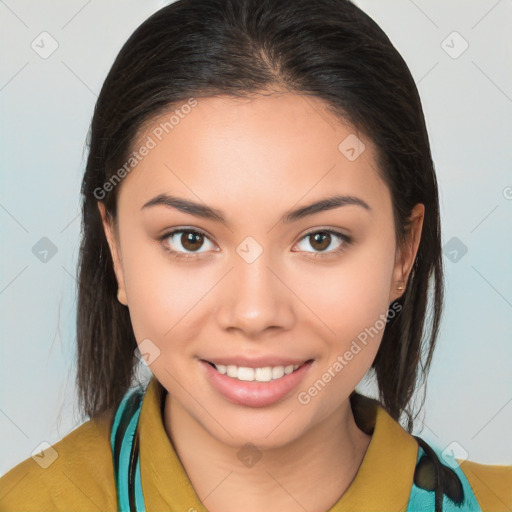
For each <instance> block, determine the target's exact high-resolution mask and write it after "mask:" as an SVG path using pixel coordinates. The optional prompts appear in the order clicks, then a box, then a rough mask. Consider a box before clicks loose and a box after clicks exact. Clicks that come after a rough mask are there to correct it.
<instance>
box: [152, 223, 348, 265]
mask: <svg viewBox="0 0 512 512" xmlns="http://www.w3.org/2000/svg"><path fill="white" fill-rule="evenodd" d="M176 233H193V234H195V235H201V236H204V237H205V238H207V239H208V240H210V237H209V236H208V235H207V234H206V233H203V232H202V231H199V230H197V229H192V228H188V229H186V228H181V229H175V230H173V231H169V232H168V233H166V234H164V235H162V236H161V237H160V239H159V240H160V242H161V243H162V245H163V247H164V249H165V251H166V252H168V253H169V254H170V255H171V257H173V258H175V259H177V260H180V259H183V260H190V259H196V258H197V256H198V255H200V254H201V253H183V252H180V251H174V250H173V249H170V248H169V246H168V245H167V244H165V240H167V239H168V238H170V237H172V236H173V235H175V234H176ZM318 233H328V234H330V235H334V236H337V237H339V238H340V239H341V240H342V242H343V243H342V244H341V245H340V246H339V247H338V248H337V249H334V250H331V251H327V252H313V253H311V252H310V251H306V252H307V253H308V254H312V256H307V257H312V258H313V259H318V258H329V257H333V256H337V255H338V254H341V253H342V252H343V251H345V250H346V249H347V246H349V245H351V244H352V238H351V237H349V236H347V235H345V234H343V233H340V232H339V231H336V230H335V229H329V228H326V229H317V230H315V231H310V232H309V233H306V234H305V235H304V236H303V237H302V238H301V239H300V240H299V242H301V241H302V240H304V239H305V238H308V237H309V236H312V235H316V234H318Z"/></svg>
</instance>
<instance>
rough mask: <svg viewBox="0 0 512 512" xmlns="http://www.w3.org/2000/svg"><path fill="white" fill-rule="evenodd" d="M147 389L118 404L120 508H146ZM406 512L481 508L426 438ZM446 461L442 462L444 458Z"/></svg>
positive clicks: (453, 465)
mask: <svg viewBox="0 0 512 512" xmlns="http://www.w3.org/2000/svg"><path fill="white" fill-rule="evenodd" d="M144 394H145V390H144V389H142V388H140V387H137V388H132V389H130V390H128V391H127V393H126V394H125V395H124V397H123V399H122V400H121V403H120V404H119V406H118V408H117V411H116V414H115V417H114V420H113V423H112V431H111V435H110V444H111V448H112V457H113V465H114V476H115V482H116V490H117V503H118V511H119V512H145V510H146V508H145V504H144V495H143V493H142V483H141V477H140V462H139V434H138V429H137V425H138V421H139V416H140V411H141V408H142V400H143V398H144ZM414 438H415V439H416V440H417V441H418V444H419V446H418V458H417V460H416V469H415V471H414V479H413V485H412V488H411V494H410V496H409V502H408V505H407V509H406V512H423V511H429V512H433V511H435V512H482V510H481V508H480V506H479V504H478V501H477V499H476V497H475V494H474V492H473V490H472V488H471V485H470V484H469V481H468V479H467V478H466V476H465V474H464V472H463V471H462V469H461V468H460V467H459V465H458V464H457V462H456V461H455V459H454V458H453V457H449V456H447V455H446V454H445V455H442V453H441V449H440V448H439V447H437V446H436V447H432V446H431V445H429V444H427V443H426V442H425V441H424V440H423V439H421V438H420V437H418V436H414ZM443 460H444V461H445V462H447V464H443V462H442V461H443Z"/></svg>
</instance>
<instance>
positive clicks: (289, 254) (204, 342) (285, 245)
mask: <svg viewBox="0 0 512 512" xmlns="http://www.w3.org/2000/svg"><path fill="white" fill-rule="evenodd" d="M194 104H195V106H193V107H191V108H183V109H181V110H180V108H179V107H178V108H177V110H178V114H179V115H176V114H175V118H174V119H173V121H172V123H169V118H170V116H171V114H173V112H169V113H167V114H165V115H163V116H161V117H159V118H158V119H155V120H154V121H153V122H152V124H151V125H150V126H149V127H148V128H147V131H146V132H145V133H143V134H141V136H140V137H139V140H138V142H137V144H135V145H134V147H133V151H137V152H138V155H139V157H141V154H142V153H145V156H143V157H141V158H140V162H139V163H138V164H137V166H136V167H135V168H134V169H133V170H131V171H130V172H129V173H128V174H127V175H126V177H125V178H124V179H123V181H122V183H121V184H120V185H118V186H120V187H121V188H120V189H119V191H118V192H119V196H118V209H117V214H118V226H117V229H116V230H111V229H110V225H109V224H108V222H106V219H105V217H103V218H104V226H105V229H106V233H107V235H108V236H109V243H110V246H111V250H112V252H113V257H114V265H115V269H116V275H117V278H118V282H119V289H120V293H119V298H120V300H121V301H122V302H123V303H126V304H127V306H128V308H129V311H130V317H131V321H132V324H133V329H134V333H135V336H136V339H137V342H138V344H139V348H140V351H141V352H142V353H144V354H147V356H146V357H147V358H148V362H149V363H150V366H149V367H150V369H151V371H152V372H153V373H154V375H155V376H156V377H157V379H158V380H159V381H160V382H161V383H162V385H163V386H164V387H165V388H166V389H167V390H168V391H169V393H170V395H171V397H172V400H174V401H175V403H176V407H179V408H181V410H182V411H183V412H184V413H185V414H187V416H188V417H189V418H191V419H193V420H194V421H195V422H197V424H199V425H200V426H201V427H202V428H204V429H205V430H206V431H207V432H208V433H209V434H211V435H212V436H214V437H215V438H217V439H218V440H221V441H223V442H224V443H226V444H229V445H232V446H237V445H242V444H244V443H246V442H248V441H250V442H252V443H254V444H257V445H258V446H260V447H271V446H282V445H284V444H286V443H288V442H290V441H292V440H294V439H297V438H299V437H300V436H303V435H305V434H306V433H307V432H308V431H310V430H311V429H313V428H314V427H316V426H318V425H320V424H321V423H323V422H328V421H329V418H332V417H334V416H336V413H339V412H340V411H341V410H342V409H343V408H344V407H345V408H346V407H347V404H348V397H349V395H350V393H351V392H352V391H353V389H354V388H355V387H356V385H357V384H358V383H359V382H360V380H361V379H362V378H363V376H364V375H365V373H366V372H367V370H368V369H369V368H370V366H371V363H372V361H373V359H374V357H375V355H376V353H377V350H378V348H379V344H380V342H381V338H382V334H383V330H384V326H385V319H386V314H387V311H388V308H389V304H390V303H391V302H392V301H393V300H394V299H395V298H397V297H398V296H399V295H400V294H401V293H403V292H401V291H397V285H399V284H405V283H403V282H402V283H401V282H400V281H404V280H406V278H407V275H408V272H409V269H410V267H411V265H412V262H413V260H414V256H415V252H416V248H417V243H418V241H419V234H420V232H421V222H422V212H423V209H422V208H423V207H422V205H418V206H417V208H416V209H415V210H414V211H415V214H417V217H416V221H415V222H414V223H413V228H414V229H415V231H414V229H413V231H412V232H411V233H412V235H411V240H412V245H411V246H410V247H411V250H404V251H398V250H397V248H396V240H395V230H394V224H393V212H392V203H391V197H390V193H389V190H388V188H387V186H386V185H385V184H384V182H383V181H381V179H380V178H379V176H378V174H377V172H376V163H375V153H374V147H373V145H372V143H371V142H370V140H368V139H367V138H365V137H364V136H362V135H360V134H357V133H356V132H355V130H354V129H352V128H351V127H350V126H347V125H343V124H342V123H341V122H340V121H339V119H338V118H336V117H334V115H333V114H331V113H329V112H328V111H327V110H326V108H325V104H324V103H323V102H322V101H321V100H319V99H317V98H314V97H310V96H301V95H297V94H290V93H288V94H282V95H269V96H257V97H254V98H251V99H237V98H234V97H228V96H223V97H212V98H201V99H199V100H197V104H196V103H194ZM176 119H179V121H178V122H177V121H176ZM165 122H167V123H168V124H167V125H165V124H162V123H165ZM356 137H357V138H356ZM362 144H364V146H363V145H362ZM143 145H146V148H147V151H144V150H142V151H140V148H141V147H142V146H143ZM166 196H169V197H167V198H166ZM333 198H334V199H333ZM329 200H331V202H329ZM317 203H318V204H319V205H320V206H318V207H313V206H312V205H314V204H317ZM173 205H174V206H173ZM308 207H309V208H308ZM100 211H102V213H104V211H103V208H102V205H101V204H100ZM172 231H175V232H176V233H174V234H172V233H171V232H172ZM190 231H192V233H191V232H190ZM327 231H332V233H329V232H327ZM194 232H197V233H194ZM208 362H210V363H214V364H216V365H217V369H215V368H214V367H213V366H212V365H211V364H209V363H208ZM292 365H295V367H296V366H297V365H298V366H299V368H297V370H296V371H294V372H292V373H289V372H290V367H292V368H294V367H293V366H292ZM224 367H226V368H224ZM240 367H242V368H241V369H240ZM255 368H262V369H261V370H255V371H254V369H255ZM224 371H227V372H228V374H227V375H223V374H222V372H224ZM229 375H231V376H229ZM254 378H256V379H258V380H257V381H253V380H252V379H254ZM268 379H272V380H268ZM345 410H346V409H345Z"/></svg>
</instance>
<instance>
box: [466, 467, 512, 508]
mask: <svg viewBox="0 0 512 512" xmlns="http://www.w3.org/2000/svg"><path fill="white" fill-rule="evenodd" d="M457 462H459V466H460V469H461V470H462V471H463V472H464V474H465V475H466V478H467V479H468V481H469V484H470V485H471V488H472V489H473V492H474V493H475V497H476V499H477V500H478V503H479V504H480V506H481V507H482V510H484V511H486V510H493V511H495V512H501V511H504V512H505V511H510V510H512V465H511V466H501V465H490V464H479V463H478V462H472V461H469V460H464V461H460V460H457Z"/></svg>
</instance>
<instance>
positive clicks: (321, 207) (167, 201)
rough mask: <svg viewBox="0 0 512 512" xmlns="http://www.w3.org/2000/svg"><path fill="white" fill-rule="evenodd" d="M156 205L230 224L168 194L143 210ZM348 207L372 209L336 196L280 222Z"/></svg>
mask: <svg viewBox="0 0 512 512" xmlns="http://www.w3.org/2000/svg"><path fill="white" fill-rule="evenodd" d="M156 205H163V206H167V207H171V208H175V209H176V210H179V211H182V212H184V213H188V214H190V215H194V216H196V217H201V218H203V219H209V220H213V221H215V222H219V223H221V224H223V225H225V226H227V225H228V222H227V220H226V217H225V215H224V213H223V212H222V210H218V209H216V208H211V207H210V206H206V205H204V204H201V203H196V202H194V201H190V200H188V199H183V198H180V197H176V196H171V195H168V194H159V195H158V196H156V197H154V198H153V199H151V200H150V201H148V202H147V203H145V204H144V206H143V207H142V208H141V209H142V210H143V209H144V208H149V207H151V206H156ZM348 205H355V206H360V207H362V208H364V209H365V210H368V211H371V208H370V206H369V205H368V203H366V202H365V201H363V200H362V199H360V198H359V197H355V196H340V195H334V196H331V197H326V198H324V199H321V200H320V201H315V202H314V203H310V204H308V205H306V206H301V207H300V208H296V209H295V210H290V211H288V212H285V213H284V215H283V216H282V217H281V219H280V222H283V223H285V224H289V223H291V222H295V221H297V220H299V219H303V218H304V217H307V216H309V215H313V214H315V213H319V212H324V211H328V210H333V209H335V208H339V207H341V206H348Z"/></svg>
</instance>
